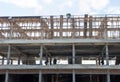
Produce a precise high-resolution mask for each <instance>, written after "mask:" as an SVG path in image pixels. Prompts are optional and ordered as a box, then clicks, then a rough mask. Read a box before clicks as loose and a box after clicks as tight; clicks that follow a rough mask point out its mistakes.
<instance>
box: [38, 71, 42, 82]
mask: <svg viewBox="0 0 120 82" xmlns="http://www.w3.org/2000/svg"><path fill="white" fill-rule="evenodd" d="M39 82H42V73H41V70H40V71H39Z"/></svg>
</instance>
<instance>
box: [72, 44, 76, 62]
mask: <svg viewBox="0 0 120 82" xmlns="http://www.w3.org/2000/svg"><path fill="white" fill-rule="evenodd" d="M72 64H75V44H72Z"/></svg>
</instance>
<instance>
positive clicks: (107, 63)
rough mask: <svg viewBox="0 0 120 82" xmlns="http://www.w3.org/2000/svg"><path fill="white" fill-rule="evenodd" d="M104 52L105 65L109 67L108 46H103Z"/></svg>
mask: <svg viewBox="0 0 120 82" xmlns="http://www.w3.org/2000/svg"><path fill="white" fill-rule="evenodd" d="M105 51H106V65H109V52H108V45H107V44H106V45H105Z"/></svg>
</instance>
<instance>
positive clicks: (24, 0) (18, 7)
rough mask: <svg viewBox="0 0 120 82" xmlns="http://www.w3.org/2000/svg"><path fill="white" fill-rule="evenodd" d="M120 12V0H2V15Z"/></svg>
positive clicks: (0, 5) (0, 3) (0, 9)
mask: <svg viewBox="0 0 120 82" xmlns="http://www.w3.org/2000/svg"><path fill="white" fill-rule="evenodd" d="M67 13H71V14H72V15H83V14H120V0H0V16H40V15H66V14H67Z"/></svg>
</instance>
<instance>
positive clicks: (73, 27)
mask: <svg viewBox="0 0 120 82" xmlns="http://www.w3.org/2000/svg"><path fill="white" fill-rule="evenodd" d="M71 20H72V30H73V33H72V38H74V37H75V22H74V17H73V18H71Z"/></svg>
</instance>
